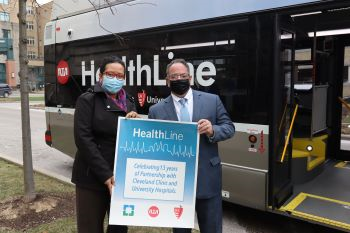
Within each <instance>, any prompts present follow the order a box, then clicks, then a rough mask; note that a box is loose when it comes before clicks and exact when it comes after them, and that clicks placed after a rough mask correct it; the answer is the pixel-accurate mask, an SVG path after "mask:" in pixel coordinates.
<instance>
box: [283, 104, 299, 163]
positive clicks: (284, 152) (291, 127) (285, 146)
mask: <svg viewBox="0 0 350 233" xmlns="http://www.w3.org/2000/svg"><path fill="white" fill-rule="evenodd" d="M297 111H298V105H295V109H294V114H293V118H292V122H291V123H290V127H289V131H288V135H287V140H286V142H285V144H284V148H283V153H282V157H281V161H280V162H281V163H283V161H284V157H285V155H286V150H287V146H288V142H289V138H290V134H291V133H292V129H293V126H294V120H295V117H296V115H297Z"/></svg>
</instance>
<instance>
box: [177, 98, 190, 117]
mask: <svg viewBox="0 0 350 233" xmlns="http://www.w3.org/2000/svg"><path fill="white" fill-rule="evenodd" d="M186 102H187V99H185V98H182V99H180V100H179V103H180V105H181V107H180V121H191V119H190V113H189V112H188V109H187V107H186Z"/></svg>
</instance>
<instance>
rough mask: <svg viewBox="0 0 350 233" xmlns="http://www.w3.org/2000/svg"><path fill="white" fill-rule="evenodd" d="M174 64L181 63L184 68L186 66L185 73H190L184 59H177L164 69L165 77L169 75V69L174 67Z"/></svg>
mask: <svg viewBox="0 0 350 233" xmlns="http://www.w3.org/2000/svg"><path fill="white" fill-rule="evenodd" d="M175 63H181V64H183V65H184V66H186V68H187V72H188V73H190V67H189V66H188V64H187V62H186V61H185V59H182V58H177V59H174V60H172V61H171V62H170V63H169V64H168V65H167V67H166V75H167V76H168V74H169V68H170V67H171V66H172V65H174V64H175Z"/></svg>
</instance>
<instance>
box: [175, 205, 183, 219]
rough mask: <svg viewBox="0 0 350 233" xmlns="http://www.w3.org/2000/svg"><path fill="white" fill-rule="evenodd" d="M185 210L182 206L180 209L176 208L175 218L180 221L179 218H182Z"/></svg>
mask: <svg viewBox="0 0 350 233" xmlns="http://www.w3.org/2000/svg"><path fill="white" fill-rule="evenodd" d="M183 210H184V208H182V206H180V207H174V214H175V216H176V217H177V218H178V219H179V218H181V215H182V213H183Z"/></svg>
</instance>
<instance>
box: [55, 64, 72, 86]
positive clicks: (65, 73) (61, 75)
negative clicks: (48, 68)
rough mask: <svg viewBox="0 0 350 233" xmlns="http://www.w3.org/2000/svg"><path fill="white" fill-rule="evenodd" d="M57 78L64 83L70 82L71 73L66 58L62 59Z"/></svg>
mask: <svg viewBox="0 0 350 233" xmlns="http://www.w3.org/2000/svg"><path fill="white" fill-rule="evenodd" d="M56 75H57V80H58V82H59V83H60V84H62V85H64V84H66V83H67V82H68V78H69V75H70V71H69V67H68V63H67V62H66V61H65V60H60V61H59V62H58V64H57V69H56Z"/></svg>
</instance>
